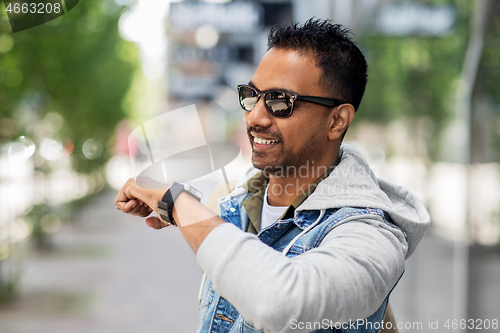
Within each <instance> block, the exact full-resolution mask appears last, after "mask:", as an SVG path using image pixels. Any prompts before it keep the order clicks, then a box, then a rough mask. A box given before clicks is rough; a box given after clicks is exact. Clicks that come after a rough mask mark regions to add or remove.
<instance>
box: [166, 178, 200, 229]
mask: <svg viewBox="0 0 500 333" xmlns="http://www.w3.org/2000/svg"><path fill="white" fill-rule="evenodd" d="M182 192H187V193H189V194H190V195H191V196H193V197H194V198H195V199H196V200H198V201H201V198H202V196H203V195H202V193H201V192H200V191H198V190H197V189H195V188H194V187H192V186H191V185H188V184H183V183H178V182H174V184H173V185H172V186H170V188H169V189H168V191H167V192H165V194H164V195H163V198H162V199H161V200H160V201H158V213H159V214H160V218H161V219H162V220H163V221H165V222H167V223H170V224H173V225H175V226H177V224H176V223H175V221H174V217H173V216H172V210H173V208H174V202H175V199H177V197H178V196H179V194H181V193H182Z"/></svg>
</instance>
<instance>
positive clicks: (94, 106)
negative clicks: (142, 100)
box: [0, 0, 138, 172]
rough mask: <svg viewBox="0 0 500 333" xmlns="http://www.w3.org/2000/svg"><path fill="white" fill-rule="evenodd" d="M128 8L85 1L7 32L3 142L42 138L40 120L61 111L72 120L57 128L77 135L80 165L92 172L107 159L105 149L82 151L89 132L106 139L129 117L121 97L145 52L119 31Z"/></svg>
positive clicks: (1, 60)
mask: <svg viewBox="0 0 500 333" xmlns="http://www.w3.org/2000/svg"><path fill="white" fill-rule="evenodd" d="M0 7H1V6H0ZM4 9H5V7H4V8H2V10H4ZM123 10H126V8H124V7H120V6H118V5H116V4H115V3H114V2H113V1H104V2H103V1H100V0H86V1H80V2H79V4H78V6H76V7H75V8H74V9H73V10H71V11H70V12H68V13H67V14H65V15H63V16H61V17H59V18H58V19H56V20H54V21H51V22H49V23H46V24H44V25H41V26H38V27H35V28H32V29H28V30H25V31H21V32H18V33H5V32H4V33H3V34H0V44H2V43H4V44H3V45H4V46H3V54H2V53H0V115H1V119H2V121H1V122H0V142H6V141H8V140H11V139H13V138H14V137H16V136H19V135H29V136H32V137H34V139H35V140H36V139H37V135H38V134H37V133H36V123H37V122H39V121H41V120H42V119H43V117H44V116H45V115H46V114H47V113H49V112H54V111H55V112H57V113H59V114H60V115H61V116H62V117H63V119H64V121H65V126H63V127H62V128H61V129H60V130H59V131H58V133H54V134H53V135H54V136H56V138H57V139H59V140H61V141H63V142H64V141H66V140H71V141H72V142H74V144H75V153H74V154H73V156H74V157H75V158H74V160H75V161H76V162H77V163H76V164H75V166H76V168H77V170H78V171H89V172H90V171H92V170H93V169H94V168H95V167H97V166H98V165H100V164H102V162H103V160H104V159H105V158H106V156H105V155H103V156H101V157H100V158H98V159H96V160H93V161H87V160H85V159H84V158H82V156H81V153H80V155H79V154H78V152H81V146H82V144H83V142H84V141H85V140H87V139H88V138H95V139H97V140H99V141H100V142H101V143H102V144H103V145H106V144H107V142H108V141H109V139H110V136H111V135H112V133H113V129H114V127H115V126H116V124H117V123H118V122H119V121H120V120H121V119H123V118H124V117H125V112H124V110H123V107H122V100H123V98H124V96H125V95H126V93H127V91H128V89H129V86H130V83H131V80H132V76H133V72H134V69H135V67H136V66H137V64H138V55H137V54H138V52H137V50H136V47H135V45H134V44H132V43H129V42H126V41H124V40H123V39H122V38H121V37H120V35H119V31H118V20H119V17H120V14H121V12H122V11H123ZM3 14H4V15H5V12H4V13H3ZM4 18H5V16H4ZM3 22H4V23H5V20H3ZM4 26H5V25H4ZM9 43H10V50H8V48H9V45H8V44H9ZM5 45H7V46H5ZM6 49H7V50H8V51H6V52H5V50H6ZM0 52H2V47H1V45H0ZM38 139H40V138H39V137H38ZM35 142H36V141H35ZM78 161H79V162H80V163H78Z"/></svg>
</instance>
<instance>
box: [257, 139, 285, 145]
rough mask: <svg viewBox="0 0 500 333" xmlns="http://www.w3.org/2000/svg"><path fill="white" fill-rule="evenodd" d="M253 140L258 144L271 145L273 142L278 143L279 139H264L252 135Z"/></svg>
mask: <svg viewBox="0 0 500 333" xmlns="http://www.w3.org/2000/svg"><path fill="white" fill-rule="evenodd" d="M253 142H254V143H257V144H260V145H271V144H273V143H278V142H279V140H265V139H260V138H257V137H254V138H253Z"/></svg>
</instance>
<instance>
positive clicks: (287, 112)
mask: <svg viewBox="0 0 500 333" xmlns="http://www.w3.org/2000/svg"><path fill="white" fill-rule="evenodd" d="M238 96H239V100H240V106H241V108H242V109H243V110H245V111H247V112H250V111H252V110H253V108H254V107H255V105H257V103H258V102H259V99H260V98H261V97H263V99H264V105H265V106H266V110H267V112H269V113H270V114H271V115H273V116H275V117H276V118H288V117H290V116H291V115H292V112H293V106H294V103H295V101H303V102H308V103H314V104H318V105H323V106H328V107H331V108H333V107H337V106H339V105H341V104H343V103H344V102H342V101H340V100H338V99H332V98H325V97H316V96H300V95H297V94H294V93H291V92H287V91H282V90H268V91H260V90H258V89H256V88H254V87H252V86H249V85H247V84H240V85H238Z"/></svg>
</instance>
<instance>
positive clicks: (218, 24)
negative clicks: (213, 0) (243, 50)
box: [170, 1, 264, 33]
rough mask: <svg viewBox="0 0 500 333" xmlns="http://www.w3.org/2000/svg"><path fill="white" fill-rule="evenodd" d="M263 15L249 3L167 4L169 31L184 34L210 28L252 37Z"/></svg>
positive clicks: (252, 3) (259, 6) (261, 10)
mask: <svg viewBox="0 0 500 333" xmlns="http://www.w3.org/2000/svg"><path fill="white" fill-rule="evenodd" d="M263 15H264V9H263V8H262V6H261V5H260V4H259V3H256V2H250V1H248V2H243V1H237V2H232V3H227V4H209V3H203V2H179V3H172V4H171V7H170V27H171V28H172V29H173V30H176V31H185V30H191V29H196V28H197V27H199V26H201V25H204V24H210V25H212V26H214V27H215V28H216V29H217V30H218V31H219V32H223V33H252V32H254V31H255V30H258V29H261V28H262V24H263Z"/></svg>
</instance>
